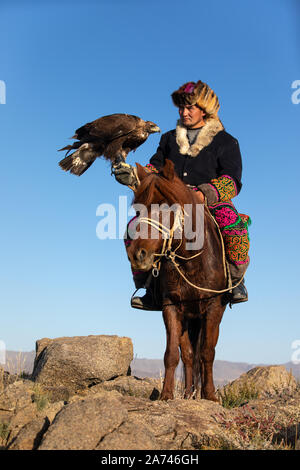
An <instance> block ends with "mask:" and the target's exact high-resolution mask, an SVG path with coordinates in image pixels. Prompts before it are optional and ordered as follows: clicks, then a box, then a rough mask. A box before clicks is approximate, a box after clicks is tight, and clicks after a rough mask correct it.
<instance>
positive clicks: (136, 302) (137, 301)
mask: <svg viewBox="0 0 300 470" xmlns="http://www.w3.org/2000/svg"><path fill="white" fill-rule="evenodd" d="M138 290H139V289H137V290H136V291H135V292H134V293H133V294H132V296H131V300H130V305H131V307H132V308H137V309H139V310H148V311H158V312H161V311H162V305H159V304H158V303H156V302H155V300H154V298H153V293H152V292H151V291H150V290H148V289H147V291H146V294H145V295H143V296H142V297H138V296H135V293H136V292H137V291H138Z"/></svg>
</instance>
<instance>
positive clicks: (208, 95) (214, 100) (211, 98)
mask: <svg viewBox="0 0 300 470" xmlns="http://www.w3.org/2000/svg"><path fill="white" fill-rule="evenodd" d="M171 96H172V100H173V103H174V104H175V106H178V108H181V107H184V106H193V105H195V104H196V105H198V106H199V107H200V108H201V109H203V111H205V113H206V114H207V119H218V116H217V114H218V111H219V109H220V104H219V100H218V97H217V95H216V94H215V93H214V91H213V90H212V89H211V88H210V87H209V86H208V85H207V84H206V83H204V82H201V80H199V81H198V82H197V83H195V82H188V83H185V84H184V85H182V86H181V87H180V88H179V89H178V90H176V91H174V93H172V95H171Z"/></svg>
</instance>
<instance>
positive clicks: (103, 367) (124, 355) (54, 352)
mask: <svg viewBox="0 0 300 470" xmlns="http://www.w3.org/2000/svg"><path fill="white" fill-rule="evenodd" d="M132 358H133V346H132V341H131V339H130V338H126V337H119V336H107V335H98V336H94V335H91V336H74V337H64V338H55V339H49V338H43V339H41V340H39V341H37V342H36V358H35V362H34V369H33V373H32V379H33V380H34V381H36V382H39V383H41V384H43V386H44V387H46V388H47V389H48V390H50V391H51V389H53V390H56V391H57V389H59V388H61V389H62V390H63V393H64V394H65V390H66V389H67V390H68V391H69V392H70V393H71V394H72V393H76V392H77V391H79V390H83V389H86V388H88V387H91V386H93V385H96V384H98V383H101V382H103V381H105V380H110V379H112V378H115V377H118V376H124V375H127V374H128V373H129V370H130V369H129V368H130V363H131V361H132ZM61 399H64V398H63V397H62V398H61Z"/></svg>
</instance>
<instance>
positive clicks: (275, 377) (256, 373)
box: [223, 366, 297, 397]
mask: <svg viewBox="0 0 300 470" xmlns="http://www.w3.org/2000/svg"><path fill="white" fill-rule="evenodd" d="M245 387H248V388H249V389H252V390H253V392H255V391H256V392H257V395H258V396H260V397H272V396H274V395H275V396H276V395H279V394H282V393H293V392H294V391H295V390H296V388H297V381H296V379H295V377H293V375H292V374H291V372H288V371H287V370H286V368H285V367H284V366H267V367H254V368H253V369H251V370H249V371H248V372H246V373H245V374H242V375H241V376H240V377H239V378H238V379H236V380H234V381H232V382H231V383H230V384H228V385H226V386H225V387H223V390H224V391H227V390H236V391H238V390H241V389H245Z"/></svg>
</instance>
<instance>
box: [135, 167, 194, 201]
mask: <svg viewBox="0 0 300 470" xmlns="http://www.w3.org/2000/svg"><path fill="white" fill-rule="evenodd" d="M133 202H134V203H135V204H137V203H138V204H143V205H145V206H146V207H148V206H149V205H150V204H162V203H168V204H169V205H172V204H176V203H178V204H180V205H184V204H191V203H192V202H193V194H192V192H191V191H190V189H188V188H187V186H186V185H185V184H184V183H183V182H182V181H181V180H180V179H179V178H178V176H177V175H174V177H173V178H172V179H171V180H170V179H168V178H166V177H165V176H164V175H163V174H162V173H149V175H147V176H146V177H145V178H143V179H142V181H141V182H140V185H139V187H138V189H137V190H136V192H135V196H134V200H133Z"/></svg>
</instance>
